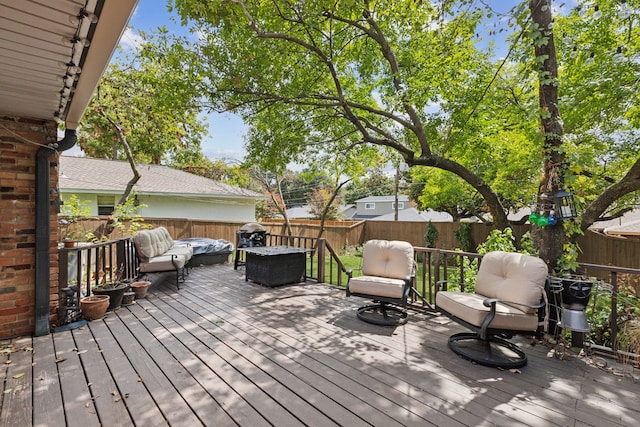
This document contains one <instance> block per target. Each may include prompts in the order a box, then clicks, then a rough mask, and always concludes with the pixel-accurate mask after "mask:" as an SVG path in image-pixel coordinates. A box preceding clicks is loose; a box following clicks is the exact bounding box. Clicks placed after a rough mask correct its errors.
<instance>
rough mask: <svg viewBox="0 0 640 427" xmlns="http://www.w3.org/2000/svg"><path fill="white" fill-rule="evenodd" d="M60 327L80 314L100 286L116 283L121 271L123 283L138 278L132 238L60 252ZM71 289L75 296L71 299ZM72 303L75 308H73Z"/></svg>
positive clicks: (79, 245)
mask: <svg viewBox="0 0 640 427" xmlns="http://www.w3.org/2000/svg"><path fill="white" fill-rule="evenodd" d="M58 267H59V273H58V289H59V305H58V323H59V324H63V323H65V322H66V321H68V320H69V316H71V317H73V315H74V314H73V312H70V311H73V310H76V311H77V308H78V307H77V302H78V301H80V298H81V297H83V296H86V295H91V289H92V288H93V287H95V286H98V285H99V284H100V283H108V282H111V281H114V280H116V271H117V270H118V269H119V270H120V273H121V276H120V279H122V280H130V279H133V278H135V277H136V275H137V271H138V259H137V257H136V252H135V247H134V244H133V239H132V238H123V239H118V240H110V241H107V242H100V243H80V244H78V245H76V246H73V247H69V248H67V247H63V248H60V249H58ZM69 289H71V290H72V291H73V292H74V295H70V293H69ZM71 301H74V302H75V305H76V306H75V307H70V304H71Z"/></svg>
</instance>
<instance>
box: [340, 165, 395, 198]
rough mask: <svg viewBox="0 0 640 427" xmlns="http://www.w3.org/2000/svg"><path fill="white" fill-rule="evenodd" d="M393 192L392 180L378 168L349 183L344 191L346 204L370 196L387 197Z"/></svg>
mask: <svg viewBox="0 0 640 427" xmlns="http://www.w3.org/2000/svg"><path fill="white" fill-rule="evenodd" d="M393 192H394V184H393V178H391V177H389V176H387V175H385V174H384V173H383V172H382V170H381V169H380V168H374V169H372V170H371V171H370V172H369V173H368V174H367V175H366V176H365V177H363V178H360V179H359V180H354V181H353V182H350V183H349V184H348V185H347V186H346V187H345V190H344V195H343V197H344V201H345V203H347V204H352V203H355V202H356V200H359V199H363V198H365V197H370V196H389V195H391V194H393Z"/></svg>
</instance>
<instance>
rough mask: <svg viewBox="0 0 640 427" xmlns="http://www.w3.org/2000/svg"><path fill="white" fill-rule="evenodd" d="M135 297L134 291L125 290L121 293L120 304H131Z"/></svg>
mask: <svg viewBox="0 0 640 427" xmlns="http://www.w3.org/2000/svg"><path fill="white" fill-rule="evenodd" d="M135 297H136V293H135V292H125V293H124V294H123V295H122V305H131V304H133V302H134V301H133V300H134V299H135Z"/></svg>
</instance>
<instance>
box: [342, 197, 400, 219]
mask: <svg viewBox="0 0 640 427" xmlns="http://www.w3.org/2000/svg"><path fill="white" fill-rule="evenodd" d="M395 204H396V197H395V196H369V197H365V198H363V199H359V200H356V214H355V215H354V216H353V217H352V218H353V219H365V218H375V217H378V216H380V215H385V214H388V213H393V212H395V209H396V206H395ZM408 207H409V196H404V195H399V196H398V211H401V210H404V209H407V208H408Z"/></svg>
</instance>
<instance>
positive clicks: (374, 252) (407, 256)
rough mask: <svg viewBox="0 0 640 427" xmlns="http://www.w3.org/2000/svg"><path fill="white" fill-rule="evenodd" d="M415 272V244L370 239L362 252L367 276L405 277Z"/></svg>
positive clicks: (364, 272) (363, 269)
mask: <svg viewBox="0 0 640 427" xmlns="http://www.w3.org/2000/svg"><path fill="white" fill-rule="evenodd" d="M412 272H413V246H412V245H411V243H409V242H402V241H399V240H369V241H368V242H367V243H365V245H364V249H363V252H362V274H363V275H365V276H378V277H390V278H393V279H404V278H405V277H407V276H409V275H411V273H412Z"/></svg>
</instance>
